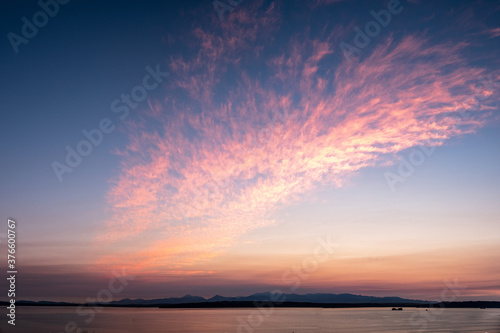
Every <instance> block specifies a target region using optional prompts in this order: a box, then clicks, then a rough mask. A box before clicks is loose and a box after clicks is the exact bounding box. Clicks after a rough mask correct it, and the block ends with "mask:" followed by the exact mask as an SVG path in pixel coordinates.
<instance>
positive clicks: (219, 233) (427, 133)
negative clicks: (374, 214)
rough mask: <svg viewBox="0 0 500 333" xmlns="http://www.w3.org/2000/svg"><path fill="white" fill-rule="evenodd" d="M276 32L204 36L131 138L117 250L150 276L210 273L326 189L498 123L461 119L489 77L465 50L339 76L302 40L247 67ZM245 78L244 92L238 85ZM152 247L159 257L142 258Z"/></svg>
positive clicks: (120, 185)
mask: <svg viewBox="0 0 500 333" xmlns="http://www.w3.org/2000/svg"><path fill="white" fill-rule="evenodd" d="M239 15H243V16H244V15H245V14H239ZM242 20H243V21H244V19H242ZM271 21H273V20H271V19H267V20H262V22H261V24H260V26H259V27H258V28H257V30H255V32H253V31H251V32H241V33H240V34H238V33H234V34H233V35H231V34H227V35H224V36H223V37H216V36H214V35H210V34H208V33H206V32H203V31H201V30H196V31H195V36H196V37H198V38H199V39H200V40H201V47H200V51H199V52H198V54H197V55H196V56H194V57H193V58H192V59H181V58H178V59H173V60H172V62H171V70H172V72H173V73H174V75H173V76H174V77H176V79H174V81H173V82H172V83H171V85H170V87H169V89H170V92H166V97H165V99H164V100H163V101H151V102H150V108H151V110H150V111H149V112H146V113H145V116H144V119H142V120H141V123H137V124H132V125H131V126H132V127H133V129H134V130H133V131H131V134H130V143H129V145H128V146H127V148H126V149H125V150H123V151H121V152H120V155H121V156H122V159H123V160H122V166H121V169H120V171H119V174H118V176H117V177H116V178H115V179H114V182H113V185H112V188H111V189H110V191H109V193H108V196H107V200H108V203H109V205H110V207H111V211H112V216H111V217H110V219H109V220H108V221H107V223H106V226H107V232H106V238H107V239H108V240H111V241H118V240H120V242H126V244H129V246H130V249H133V250H130V256H129V258H128V261H129V262H130V263H137V262H140V265H139V264H136V268H137V269H145V268H147V269H150V270H155V269H161V268H163V269H169V270H171V271H179V270H182V268H183V267H186V266H190V265H192V264H194V263H197V262H200V261H206V260H210V259H212V258H214V257H215V256H217V255H218V254H220V253H222V252H223V251H225V250H226V249H227V248H228V247H230V246H231V245H233V244H235V242H237V240H238V237H240V236H241V235H243V234H245V233H246V232H248V231H250V230H253V229H256V228H261V227H264V226H268V225H271V224H274V223H276V221H274V220H273V219H272V217H271V216H272V213H273V211H274V210H275V209H276V208H277V207H281V206H287V205H291V204H293V203H295V202H297V200H299V198H300V197H301V196H304V195H307V194H308V193H311V192H313V191H315V189H317V188H318V186H325V185H329V186H342V185H343V184H344V183H345V182H346V181H347V180H348V179H349V178H350V177H352V176H353V175H354V174H355V173H357V172H359V171H361V170H362V169H363V168H366V167H371V166H380V165H387V164H390V163H392V162H393V161H394V155H395V154H396V153H398V152H400V151H401V150H404V149H407V148H409V147H413V146H416V145H435V146H436V145H442V144H443V143H444V142H445V141H446V140H449V139H450V138H453V137H456V136H460V135H464V134H467V133H473V132H474V131H475V130H476V129H477V128H479V127H481V126H483V125H484V123H485V121H486V120H487V117H488V115H489V114H488V112H487V111H485V109H487V105H486V104H485V105H486V106H485V107H484V108H480V109H478V110H476V111H475V112H474V114H473V115H472V117H469V118H463V117H462V118H460V117H457V116H455V115H456V114H457V113H458V112H459V110H460V108H461V107H463V106H464V103H465V104H466V103H467V101H468V99H470V98H471V96H474V87H475V86H474V84H475V82H477V81H478V80H479V78H480V77H481V76H484V74H485V70H484V69H481V68H474V67H470V66H468V64H467V63H466V62H465V60H464V59H463V58H461V56H460V51H461V50H462V49H463V48H465V47H466V45H465V44H448V45H446V44H444V45H429V44H428V42H427V41H426V40H425V39H422V38H419V37H416V36H408V37H406V38H404V39H403V40H401V41H398V42H396V41H394V40H393V39H392V38H388V39H387V40H386V41H385V42H383V43H381V44H379V45H378V46H376V47H374V50H373V52H372V53H371V54H370V55H368V56H367V57H366V58H365V59H363V60H361V61H351V62H340V63H338V64H337V63H336V62H334V61H332V59H334V57H335V56H336V51H335V45H334V44H333V43H332V42H331V41H327V42H324V41H316V40H313V41H303V42H299V41H297V39H294V40H293V41H292V42H291V43H290V46H289V49H288V50H284V51H283V52H282V53H281V54H279V55H276V56H273V57H272V58H271V59H263V58H261V57H260V55H259V54H258V53H255V52H252V51H250V53H249V54H251V55H250V56H249V54H246V55H245V52H246V51H247V50H249V46H250V45H251V43H256V36H257V35H258V30H259V29H264V30H265V29H266V28H268V27H269V26H268V25H267V24H270V23H269V22H271ZM231 22H233V21H231V20H229V21H228V23H227V24H233V23H234V22H233V23H231ZM271 25H272V24H271ZM226 42H227V44H226ZM259 47H260V45H257V46H256V49H259ZM367 52H368V51H367ZM340 57H341V55H339V59H340ZM253 58H255V59H256V60H257V61H260V62H262V63H264V64H266V65H267V68H266V71H267V73H269V75H267V76H264V75H261V76H263V77H265V78H264V79H261V78H259V79H256V75H255V73H252V72H250V71H248V70H246V69H245V67H244V64H245V62H249V61H251V60H253ZM325 64H330V65H327V66H325ZM235 72H237V73H238V75H237V80H236V81H235V83H234V84H233V85H231V84H226V83H224V81H223V77H224V75H226V74H228V73H235ZM257 76H258V75H257ZM221 84H224V88H225V90H226V93H227V100H225V101H223V102H220V101H218V100H217V98H216V96H217V94H216V90H217V89H220V87H221V86H220V85H221ZM176 91H181V92H183V93H184V94H185V96H187V97H185V98H184V99H181V98H180V97H176V96H177V95H176V94H175V92H176ZM485 94H488V93H487V92H485ZM297 96H300V98H297ZM488 96H490V101H491V102H498V97H497V96H498V94H496V95H491V94H490V95H488ZM167 112H168V114H169V115H167ZM149 122H150V123H151V124H153V123H154V124H155V128H159V129H157V130H155V131H152V130H151V129H150V127H149V126H148V123H149ZM158 125H159V127H158ZM152 235H154V237H152ZM144 237H151V238H150V240H151V241H148V242H146V243H147V246H146V247H144V246H143V243H141V244H140V245H135V244H138V243H137V240H139V239H144ZM101 262H107V263H110V264H112V263H116V262H123V259H121V258H120V257H119V256H115V255H114V254H111V255H110V256H108V257H106V258H103V259H102V260H101Z"/></svg>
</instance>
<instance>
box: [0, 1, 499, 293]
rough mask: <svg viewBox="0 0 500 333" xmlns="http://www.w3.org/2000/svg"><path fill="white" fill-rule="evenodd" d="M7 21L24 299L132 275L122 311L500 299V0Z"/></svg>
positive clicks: (8, 194)
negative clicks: (346, 298)
mask: <svg viewBox="0 0 500 333" xmlns="http://www.w3.org/2000/svg"><path fill="white" fill-rule="evenodd" d="M0 13H1V14H0V15H1V20H0V22H1V23H0V26H1V32H2V35H3V36H4V37H3V42H2V43H0V47H1V52H0V57H1V58H0V66H1V69H2V74H3V75H2V77H1V79H0V85H1V86H0V87H1V91H2V98H1V99H0V110H1V112H2V121H1V122H0V126H1V127H0V136H1V140H0V142H1V144H0V156H2V159H1V162H0V215H1V219H2V220H3V222H2V224H1V225H2V227H1V229H0V249H1V251H3V253H6V252H7V219H8V218H11V219H14V220H15V221H16V223H17V229H16V230H17V234H16V241H17V252H16V255H17V257H16V265H17V267H18V271H19V273H18V275H17V296H16V298H17V299H18V300H20V299H29V300H54V301H75V302H83V301H85V300H86V299H87V298H89V297H94V298H95V297H96V295H97V294H98V293H99V292H100V291H101V290H102V289H103V288H104V289H105V288H108V286H109V281H110V280H111V279H113V278H114V277H116V276H117V274H118V275H123V276H127V279H128V280H126V281H127V283H126V286H125V287H124V288H123V290H121V291H120V292H117V293H114V294H113V299H114V300H119V299H122V298H144V299H153V298H164V297H180V296H183V295H185V294H191V295H198V296H203V297H212V296H214V295H217V294H219V295H223V296H240V295H248V294H252V293H256V292H265V291H271V290H274V289H279V290H281V291H283V292H285V293H291V292H294V293H298V294H305V293H316V292H324V293H354V294H362V295H370V296H400V297H405V298H412V299H425V300H440V297H442V295H443V291H444V290H446V288H448V286H449V285H450V283H451V284H454V285H455V286H460V287H459V292H457V293H456V296H457V300H497V301H500V285H499V281H500V268H499V266H498V262H499V261H500V223H499V221H500V206H499V205H498V202H500V190H499V189H500V177H499V175H498V165H499V164H500V145H499V144H500V117H499V111H500V110H499V106H500V103H499V102H500V69H499V68H500V67H499V51H500V24H499V22H500V4H499V3H498V1H483V0H481V1H460V0H459V1H457V0H444V1H439V2H436V1H429V0H412V1H410V0H401V1H395V0H390V1H386V0H383V1H378V0H377V1H357V0H345V1H342V0H309V1H299V0H292V1H284V0H281V1H270V0H255V1H248V0H243V1H240V0H234V1H229V0H227V1H226V0H221V1H219V2H217V1H216V2H213V1H208V0H207V1H205V0H203V1H175V2H174V1H141V2H139V1H118V0H110V1H106V2H104V3H102V2H98V1H83V0H71V1H66V2H65V1H63V0H60V1H59V2H54V0H52V1H51V0H45V1H44V0H42V1H40V2H37V1H27V0H21V1H4V2H2V4H1V5H0ZM35 24H36V25H35ZM4 261H5V260H4ZM6 264H7V262H3V263H2V267H5V265H6ZM2 288H7V284H6V282H2ZM457 288H458V287H457ZM5 298H6V295H4V294H3V293H2V297H1V299H2V300H4V299H5Z"/></svg>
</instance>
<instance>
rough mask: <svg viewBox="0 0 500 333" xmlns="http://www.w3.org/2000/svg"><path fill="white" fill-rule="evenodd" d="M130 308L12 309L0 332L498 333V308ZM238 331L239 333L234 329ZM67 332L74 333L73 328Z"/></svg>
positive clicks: (0, 327)
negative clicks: (11, 319) (92, 311)
mask: <svg viewBox="0 0 500 333" xmlns="http://www.w3.org/2000/svg"><path fill="white" fill-rule="evenodd" d="M270 312H272V313H269V314H268V315H267V316H266V315H260V314H258V312H256V310H255V309H206V310H205V309H157V308H148V309H133V308H104V309H102V311H101V312H96V315H95V318H94V319H93V320H91V321H90V322H89V323H86V322H85V320H89V316H88V315H85V316H81V315H78V314H77V313H76V308H74V307H18V308H17V318H16V326H15V328H14V327H12V326H11V325H8V324H7V320H6V318H4V319H3V320H2V322H1V323H0V332H2V333H3V332H21V333H25V332H26V333H37V332H43V333H45V332H47V333H48V332H51V333H60V332H65V325H66V324H67V323H68V322H71V321H73V322H74V323H76V324H77V325H78V327H79V328H81V330H82V331H81V332H84V331H85V330H87V331H88V333H153V332H154V333H160V332H169V333H170V332H179V333H181V332H182V333H192V332H205V333H216V332H217V333H221V332H267V333H270V332H278V333H292V332H294V333H306V332H481V333H484V332H488V333H500V309H486V310H480V309H446V310H442V313H438V312H437V310H436V312H435V313H433V312H431V311H428V312H425V310H423V309H414V308H406V309H404V310H403V311H391V309H390V308H368V309H366V308H364V309H310V308H298V309H283V308H281V309H271V310H270ZM238 327H239V330H238ZM67 332H78V331H77V330H76V329H75V330H73V331H71V330H68V331H67Z"/></svg>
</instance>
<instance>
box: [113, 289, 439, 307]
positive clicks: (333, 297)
mask: <svg viewBox="0 0 500 333" xmlns="http://www.w3.org/2000/svg"><path fill="white" fill-rule="evenodd" d="M280 299H283V300H284V301H285V302H297V303H344V304H345V303H391V304H397V303H416V304H424V303H426V304H428V303H429V302H428V301H422V300H413V299H404V298H401V297H375V296H362V295H353V294H305V295H299V294H283V295H281V296H280ZM270 300H271V293H269V292H266V293H257V294H253V295H250V296H237V297H224V296H220V295H216V296H214V297H211V298H209V299H205V298H203V297H200V296H191V295H186V296H183V297H169V298H159V299H152V300H144V299H133V300H132V299H129V298H126V299H122V300H119V301H113V302H110V303H109V304H110V305H155V304H187V303H204V302H255V301H258V302H265V301H270Z"/></svg>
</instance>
